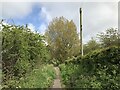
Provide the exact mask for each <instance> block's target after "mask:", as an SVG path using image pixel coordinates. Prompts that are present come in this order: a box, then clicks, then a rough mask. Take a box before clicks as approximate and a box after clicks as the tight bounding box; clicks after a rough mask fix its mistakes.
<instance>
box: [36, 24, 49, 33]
mask: <svg viewBox="0 0 120 90" xmlns="http://www.w3.org/2000/svg"><path fill="white" fill-rule="evenodd" d="M46 29H47V26H46V24H44V23H42V24H41V25H40V27H39V31H38V32H39V33H40V34H42V35H44V33H45V30H46Z"/></svg>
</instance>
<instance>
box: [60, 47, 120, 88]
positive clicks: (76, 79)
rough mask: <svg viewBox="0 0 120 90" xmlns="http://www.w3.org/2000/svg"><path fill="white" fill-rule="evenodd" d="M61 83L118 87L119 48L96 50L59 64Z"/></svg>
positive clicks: (119, 78) (80, 85)
mask: <svg viewBox="0 0 120 90" xmlns="http://www.w3.org/2000/svg"><path fill="white" fill-rule="evenodd" d="M60 69H61V76H62V81H63V84H65V85H66V87H80V88H104V89H111V88H115V89H116V88H117V89H118V88H120V84H119V82H120V48H119V47H109V48H106V49H102V50H96V51H93V52H92V53H89V54H87V55H85V56H83V57H81V56H78V57H77V58H73V59H72V60H68V61H66V63H65V64H62V65H60Z"/></svg>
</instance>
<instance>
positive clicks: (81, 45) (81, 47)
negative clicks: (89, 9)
mask: <svg viewBox="0 0 120 90" xmlns="http://www.w3.org/2000/svg"><path fill="white" fill-rule="evenodd" d="M80 49H81V51H80V52H81V55H82V56H83V43H82V8H80Z"/></svg>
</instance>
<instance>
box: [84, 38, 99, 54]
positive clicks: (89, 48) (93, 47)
mask: <svg viewBox="0 0 120 90" xmlns="http://www.w3.org/2000/svg"><path fill="white" fill-rule="evenodd" d="M99 48H100V44H99V43H98V42H97V41H96V40H95V39H94V38H91V40H90V41H89V42H88V43H87V44H85V45H84V54H87V53H89V52H90V51H93V50H96V49H99Z"/></svg>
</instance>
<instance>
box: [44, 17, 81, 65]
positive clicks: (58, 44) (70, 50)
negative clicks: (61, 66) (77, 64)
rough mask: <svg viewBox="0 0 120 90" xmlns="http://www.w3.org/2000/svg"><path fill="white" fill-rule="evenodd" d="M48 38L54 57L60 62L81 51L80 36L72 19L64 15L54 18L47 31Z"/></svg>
mask: <svg viewBox="0 0 120 90" xmlns="http://www.w3.org/2000/svg"><path fill="white" fill-rule="evenodd" d="M46 39H47V42H48V45H49V49H50V52H51V55H52V57H53V58H54V59H56V60H58V62H59V63H62V62H64V60H65V59H67V58H68V57H72V56H74V55H76V54H78V53H79V47H80V46H79V37H78V34H77V29H76V26H75V24H74V22H73V21H72V20H71V21H68V20H67V19H65V18H64V17H60V18H55V19H53V21H52V22H50V24H49V26H48V29H47V31H46ZM56 62H57V61H56Z"/></svg>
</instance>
